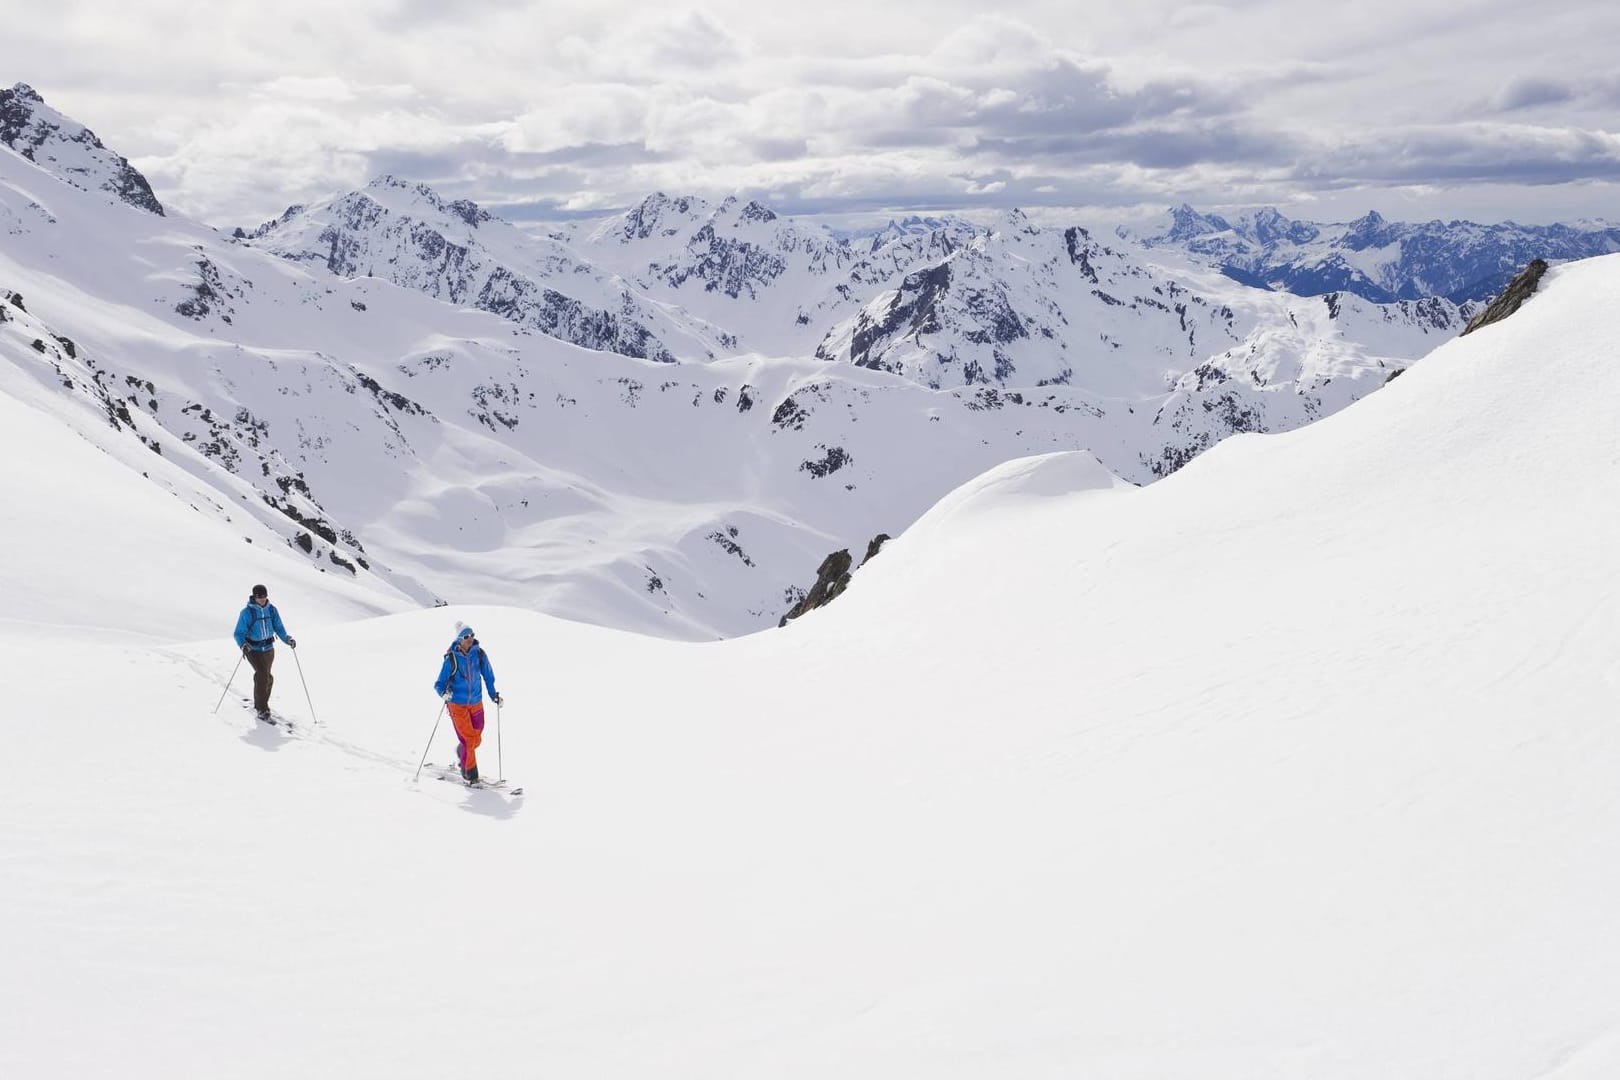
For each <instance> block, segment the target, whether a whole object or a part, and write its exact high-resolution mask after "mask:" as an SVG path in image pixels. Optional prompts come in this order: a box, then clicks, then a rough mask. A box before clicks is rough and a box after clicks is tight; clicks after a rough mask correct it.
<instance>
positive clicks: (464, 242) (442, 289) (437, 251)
mask: <svg viewBox="0 0 1620 1080" xmlns="http://www.w3.org/2000/svg"><path fill="white" fill-rule="evenodd" d="M240 239H241V240H242V241H243V242H245V243H250V244H253V245H255V246H258V247H263V248H265V249H266V250H269V251H272V252H274V253H276V254H278V255H281V256H283V257H284V258H288V259H292V260H294V261H298V262H306V263H312V264H315V265H318V266H324V267H325V269H326V270H328V271H330V272H331V273H333V274H337V275H339V276H340V277H348V278H352V277H377V278H381V279H383V280H385V281H390V282H393V283H394V284H396V285H400V286H402V287H404V288H408V289H415V290H417V291H419V292H423V293H425V294H427V295H428V296H432V297H435V298H437V299H441V300H444V301H447V302H449V303H452V304H457V305H462V306H466V307H474V308H477V309H479V310H481V311H488V312H490V313H492V314H495V315H499V316H501V317H502V318H505V319H510V320H511V321H512V322H515V323H517V324H518V325H520V326H523V327H525V328H527V329H530V330H533V331H537V332H540V333H543V334H547V335H549V336H551V337H555V338H557V339H559V340H561V341H567V342H569V343H571V344H574V345H579V346H581V347H583V348H587V349H597V350H602V351H606V352H614V353H619V354H621V355H624V356H634V357H640V358H643V359H648V360H658V361H663V362H673V361H674V360H676V359H677V357H678V356H680V357H686V358H702V359H708V358H712V357H713V356H714V355H715V351H716V349H719V348H724V347H728V346H730V345H731V344H732V343H731V342H730V340H729V339H728V338H727V336H726V335H725V334H724V333H723V332H715V331H713V330H712V329H709V328H703V327H700V326H698V325H696V324H695V323H694V322H693V321H692V320H689V319H682V318H680V317H678V316H672V314H671V313H670V312H669V311H668V310H667V309H665V308H662V307H660V306H658V305H655V304H653V303H651V302H650V301H649V300H647V298H645V297H644V296H641V295H640V294H638V293H636V292H634V291H633V290H631V289H630V288H629V287H628V285H627V284H626V283H625V282H624V281H623V280H621V279H619V278H617V277H616V276H614V275H611V274H608V273H604V272H602V271H600V270H598V269H596V268H594V267H591V266H588V265H586V264H584V263H583V262H582V261H581V260H580V259H579V258H578V257H577V256H575V255H574V254H573V253H572V252H570V251H568V250H567V249H566V248H564V247H562V245H560V244H557V243H555V242H554V241H549V240H546V239H544V238H540V239H536V238H532V237H526V236H523V235H521V234H519V233H518V232H517V230H516V229H514V228H513V227H512V226H511V225H508V224H507V223H506V222H504V221H501V220H499V219H498V218H493V217H491V216H490V215H489V214H487V213H485V212H484V211H483V210H480V209H479V208H478V207H477V206H476V205H475V204H473V203H471V202H468V201H467V200H457V201H454V202H450V201H447V200H445V199H443V198H442V197H441V196H440V195H439V194H438V193H437V192H435V191H433V190H432V189H431V188H429V187H427V186H426V185H423V184H413V183H411V182H409V181H405V180H400V179H398V178H396V177H392V176H384V177H379V178H378V179H376V180H374V181H372V182H371V184H370V185H368V186H367V188H366V190H365V191H362V192H350V193H348V194H346V195H342V196H339V197H337V198H335V199H330V200H327V201H326V202H323V203H319V204H316V205H313V206H295V207H290V208H288V210H287V212H286V213H285V214H283V215H282V216H281V217H280V218H277V219H276V220H274V221H270V222H266V223H265V224H263V225H261V226H259V227H258V228H257V229H254V230H253V231H252V232H250V233H245V234H243V235H242V236H241V237H240Z"/></svg>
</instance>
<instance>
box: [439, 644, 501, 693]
mask: <svg viewBox="0 0 1620 1080" xmlns="http://www.w3.org/2000/svg"><path fill="white" fill-rule="evenodd" d="M480 682H481V683H482V685H480ZM485 686H487V687H489V696H490V697H496V696H497V694H496V693H495V669H494V668H492V667H490V666H489V657H488V656H487V655H486V654H485V653H484V647H483V646H482V645H480V644H478V642H477V641H474V642H473V647H472V648H470V649H468V650H467V651H466V653H465V654H463V653H462V651H461V650H460V649H458V648H456V646H455V644H454V643H452V644H451V646H450V648H449V649H447V650H446V651H445V654H444V663H443V664H441V665H440V666H439V677H438V679H437V680H435V681H434V683H433V692H434V693H436V694H438V695H439V696H440V697H443V696H444V692H445V691H446V690H448V691H450V701H451V703H452V704H454V705H476V704H478V703H479V702H481V701H483V700H484V690H483V687H485Z"/></svg>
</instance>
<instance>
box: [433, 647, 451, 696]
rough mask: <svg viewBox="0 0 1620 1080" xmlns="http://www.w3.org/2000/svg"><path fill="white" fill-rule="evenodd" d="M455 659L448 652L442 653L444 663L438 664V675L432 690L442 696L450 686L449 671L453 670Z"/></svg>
mask: <svg viewBox="0 0 1620 1080" xmlns="http://www.w3.org/2000/svg"><path fill="white" fill-rule="evenodd" d="M454 665H455V661H454V659H453V658H452V657H451V656H450V654H449V653H445V654H444V663H442V664H440V665H439V677H438V678H437V679H436V680H434V683H433V692H434V693H435V694H438V695H439V696H440V697H444V695H445V691H446V690H448V689H449V687H450V673H451V672H452V671H454V670H455V666H454Z"/></svg>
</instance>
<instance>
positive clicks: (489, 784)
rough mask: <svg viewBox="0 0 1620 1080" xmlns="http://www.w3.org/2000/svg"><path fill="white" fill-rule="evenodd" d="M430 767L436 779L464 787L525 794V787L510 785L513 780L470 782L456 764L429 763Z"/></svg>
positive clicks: (514, 794) (510, 794) (506, 793)
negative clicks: (463, 777)
mask: <svg viewBox="0 0 1620 1080" xmlns="http://www.w3.org/2000/svg"><path fill="white" fill-rule="evenodd" d="M428 769H429V771H431V772H432V774H433V777H434V779H436V780H443V781H445V782H446V783H454V784H460V785H461V786H462V787H464V788H467V789H469V790H472V791H493V792H495V793H497V794H500V795H507V796H511V797H514V798H515V797H516V796H518V795H522V794H523V789H522V788H521V787H512V786H510V785H511V781H509V780H483V779H479V780H474V781H472V782H470V783H469V782H468V781H466V780H463V779H462V778H461V770H460V769H459V768H457V767H456V766H454V765H429V766H428Z"/></svg>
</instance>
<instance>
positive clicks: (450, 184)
mask: <svg viewBox="0 0 1620 1080" xmlns="http://www.w3.org/2000/svg"><path fill="white" fill-rule="evenodd" d="M1358 11H1361V12H1362V13H1363V14H1364V15H1365V18H1363V19H1358V20H1357V21H1356V23H1355V24H1354V25H1353V26H1352V25H1349V24H1345V23H1344V22H1343V20H1334V19H1325V18H1323V19H1317V18H1312V19H1301V18H1299V17H1298V16H1297V11H1296V9H1295V8H1294V6H1293V5H1289V4H1284V3H1281V2H1280V0H1230V2H1227V3H1221V4H1212V3H1210V4H1199V5H1193V6H1188V5H1182V4H1176V3H1172V2H1171V0H1136V2H1134V3H1133V4H1131V5H1128V6H1118V5H1115V6H1110V7H1106V8H1098V7H1094V6H1085V7H1079V6H1073V5H1056V4H1052V3H1049V2H1046V0H1014V2H1013V3H1011V4H1005V5H1000V6H999V7H998V8H997V10H996V12H995V13H994V14H984V13H983V11H982V8H981V7H980V6H979V5H978V4H976V3H969V2H967V0H934V2H932V3H930V4H927V5H923V4H903V3H902V4H888V5H871V4H869V3H861V4H856V3H850V2H848V0H824V2H822V3H818V4H816V5H802V6H793V7H782V6H775V5H772V6H764V5H758V4H757V3H753V2H747V0H711V2H708V3H705V4H703V5H702V6H699V7H682V6H674V7H671V6H666V5H652V4H644V3H625V2H620V0H598V2H591V3H587V2H586V0H547V2H545V3H540V2H538V0H536V2H530V0H472V2H469V3H467V4H460V5H455V6H454V7H453V8H450V7H446V6H443V5H436V4H428V3H425V2H424V0H352V2H349V3H345V4H342V5H331V4H328V3H325V2H324V0H285V2H284V3H281V4H278V5H276V6H274V7H266V6H263V5H260V4H256V3H249V2H246V0H218V2H215V3H211V4H207V5H204V4H201V3H196V2H192V0H149V2H147V3H143V4H142V5H139V6H136V5H129V4H127V3H116V4H115V3H112V2H111V0H61V2H60V3H58V4H55V5H53V17H52V18H50V19H25V20H14V21H11V22H10V23H9V24H8V27H7V35H6V36H5V37H3V38H0V68H3V69H4V73H3V74H0V78H3V77H4V75H5V74H9V75H10V76H11V77H12V79H20V80H24V81H28V82H31V83H33V84H34V85H35V86H36V88H38V89H39V90H40V91H41V92H43V93H44V94H45V95H46V97H47V99H48V100H50V101H51V103H52V104H53V105H56V106H58V107H60V108H62V109H63V110H64V111H67V112H69V113H70V114H72V115H75V116H76V117H77V118H78V119H81V120H83V121H84V122H86V123H88V124H89V125H90V126H91V127H92V128H94V129H95V130H96V131H97V133H98V134H100V135H101V136H102V137H103V139H104V140H105V141H107V142H108V143H109V145H112V146H114V147H115V148H117V149H118V150H119V151H120V152H122V153H125V154H129V155H130V156H131V157H132V158H133V159H135V161H136V162H137V164H138V165H140V166H141V167H142V168H144V169H146V170H148V171H149V172H150V174H151V179H152V180H153V182H154V184H155V185H156V186H157V188H158V191H159V194H160V196H161V197H162V198H163V199H164V201H165V203H167V204H170V205H173V206H174V207H176V208H177V209H180V210H183V211H188V212H192V213H196V214H198V215H200V216H203V217H205V218H208V219H211V220H218V221H225V222H239V221H253V220H257V219H258V218H260V217H264V216H269V215H270V214H271V213H274V212H277V211H279V209H280V207H281V204H283V203H285V202H287V201H291V200H292V199H298V200H306V199H310V198H314V197H318V196H320V195H323V194H327V193H330V192H332V191H334V190H337V189H340V188H342V187H345V186H351V185H354V184H357V183H360V182H363V181H364V180H365V179H367V178H368V177H369V176H370V175H372V174H374V173H376V172H379V171H384V170H385V169H386V170H390V171H398V170H412V171H413V172H414V173H417V174H420V175H417V177H416V178H419V179H423V180H426V181H428V182H431V183H435V184H440V185H442V186H445V187H446V189H447V193H449V194H453V195H455V196H460V197H472V198H475V199H480V200H482V201H488V202H492V203H495V204H497V205H501V204H540V205H553V206H573V207H579V206H584V205H591V206H614V205H624V204H626V203H629V202H632V201H634V200H636V199H638V198H640V197H641V195H643V194H645V192H646V191H647V190H650V189H652V188H655V187H656V188H665V189H668V190H701V191H708V192H711V193H719V192H720V191H722V190H724V189H726V188H730V187H735V188H741V189H744V190H748V191H760V192H762V191H771V192H776V193H780V194H785V195H786V196H787V197H788V198H790V199H792V198H797V199H800V200H802V201H804V202H806V203H815V204H817V205H820V204H822V203H823V202H835V201H837V200H840V199H843V200H847V201H848V202H849V203H850V204H851V205H856V204H859V205H867V204H876V203H879V202H881V201H882V200H884V199H886V198H888V199H907V198H912V199H917V200H927V199H936V198H938V199H948V198H952V197H958V198H966V197H968V194H969V192H970V191H971V192H973V194H972V198H974V199H978V200H986V199H988V200H991V201H995V202H1001V203H1011V202H1015V201H1033V202H1037V203H1039V202H1046V203H1056V202H1060V201H1063V200H1072V201H1075V202H1083V201H1087V200H1099V201H1102V202H1107V203H1110V204H1120V203H1126V202H1130V201H1144V202H1145V201H1152V200H1158V199H1175V200H1178V201H1179V199H1180V198H1182V197H1192V194H1193V193H1195V192H1196V193H1206V194H1207V193H1214V194H1217V195H1221V194H1227V193H1231V192H1244V193H1247V194H1252V195H1254V196H1255V197H1256V198H1257V199H1267V200H1272V201H1278V202H1286V201H1289V200H1294V199H1301V198H1306V197H1310V196H1311V195H1312V194H1313V193H1314V194H1316V195H1318V196H1323V197H1329V196H1331V197H1335V198H1336V197H1337V195H1336V194H1335V193H1337V192H1340V191H1343V190H1346V189H1351V190H1360V189H1365V190H1366V191H1367V192H1368V195H1367V200H1368V202H1369V204H1371V203H1374V202H1376V201H1377V194H1376V193H1377V192H1378V191H1379V190H1386V189H1387V190H1390V191H1392V192H1405V191H1409V190H1410V189H1411V188H1412V186H1413V185H1424V186H1427V187H1430V188H1433V189H1434V190H1435V191H1438V192H1445V191H1452V192H1462V191H1463V190H1464V189H1467V188H1472V189H1474V190H1476V191H1478V190H1483V189H1486V188H1489V189H1491V190H1496V191H1502V192H1506V191H1510V190H1513V187H1512V186H1513V185H1524V186H1525V187H1524V188H1523V190H1527V191H1528V189H1529V186H1530V185H1534V187H1535V189H1536V191H1535V192H1532V193H1530V194H1527V195H1526V196H1525V197H1524V199H1525V201H1526V202H1527V203H1530V204H1531V205H1535V204H1536V203H1535V200H1536V199H1539V198H1543V197H1544V196H1545V192H1546V189H1547V187H1548V186H1549V185H1556V184H1566V185H1579V184H1580V182H1581V181H1583V180H1587V181H1597V182H1604V183H1606V182H1607V180H1608V179H1609V178H1611V177H1612V176H1613V174H1614V156H1615V152H1614V148H1613V145H1612V143H1613V133H1614V132H1615V131H1617V130H1620V84H1617V82H1616V80H1615V78H1614V76H1613V75H1612V74H1611V73H1610V72H1609V70H1608V69H1607V67H1606V64H1607V60H1606V58H1604V57H1601V56H1597V55H1596V54H1595V53H1594V54H1593V55H1591V56H1590V57H1588V55H1587V54H1588V53H1589V52H1592V51H1591V50H1571V49H1570V48H1569V47H1568V42H1569V41H1570V40H1574V39H1576V38H1578V39H1580V40H1588V41H1590V40H1600V39H1603V38H1604V35H1605V34H1611V35H1612V34H1613V33H1615V32H1616V31H1620V13H1616V12H1615V11H1612V10H1611V8H1610V5H1607V4H1602V3H1598V2H1597V0H1580V2H1575V3H1570V4H1566V5H1558V6H1557V7H1556V9H1547V10H1545V11H1538V13H1537V17H1536V19H1534V20H1529V21H1526V20H1524V19H1523V18H1522V16H1521V14H1520V13H1519V9H1518V8H1517V6H1516V5H1512V4H1509V3H1506V2H1505V0H1467V2H1466V3H1465V4H1464V5H1463V7H1462V8H1461V9H1459V10H1456V11H1453V12H1450V13H1448V14H1446V15H1440V14H1435V13H1433V12H1432V11H1430V10H1428V9H1421V8H1420V6H1414V5H1411V4H1410V3H1409V2H1405V0H1366V2H1365V3H1364V4H1363V6H1362V7H1361V8H1360V9H1358ZM1460 20H1464V21H1466V22H1467V25H1468V36H1467V47H1466V48H1461V47H1459V39H1458V37H1457V35H1456V27H1457V25H1459V21H1460ZM1597 52H1601V50H1597ZM41 57H49V58H50V62H49V65H48V66H42V63H41V60H40V58H41ZM8 81H10V80H8ZM1504 117H1505V118H1506V119H1507V120H1508V121H1514V120H1518V121H1522V120H1525V119H1533V120H1535V121H1536V123H1535V124H1534V125H1530V124H1524V123H1514V122H1503V121H1504ZM1575 190H1577V189H1576V187H1574V186H1572V187H1571V188H1570V191H1575ZM1580 190H1584V191H1586V192H1587V193H1588V194H1592V193H1594V192H1596V191H1598V190H1599V188H1598V187H1595V186H1588V187H1585V188H1581V189H1580ZM1538 193H1539V194H1538ZM1402 197H1404V196H1402ZM1424 197H1425V198H1426V199H1427V198H1430V197H1431V196H1429V195H1425V196H1424ZM1433 197H1434V198H1439V197H1441V196H1438V195H1436V196H1433ZM1459 197H1461V196H1459ZM1470 198H1471V197H1470ZM1507 205H1508V204H1504V206H1505V207H1507ZM1508 210H1509V212H1512V210H1511V208H1510V207H1509V208H1508ZM1600 210H1601V207H1597V206H1594V207H1593V208H1592V209H1590V210H1589V211H1588V212H1590V213H1596V212H1599V211H1600Z"/></svg>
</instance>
